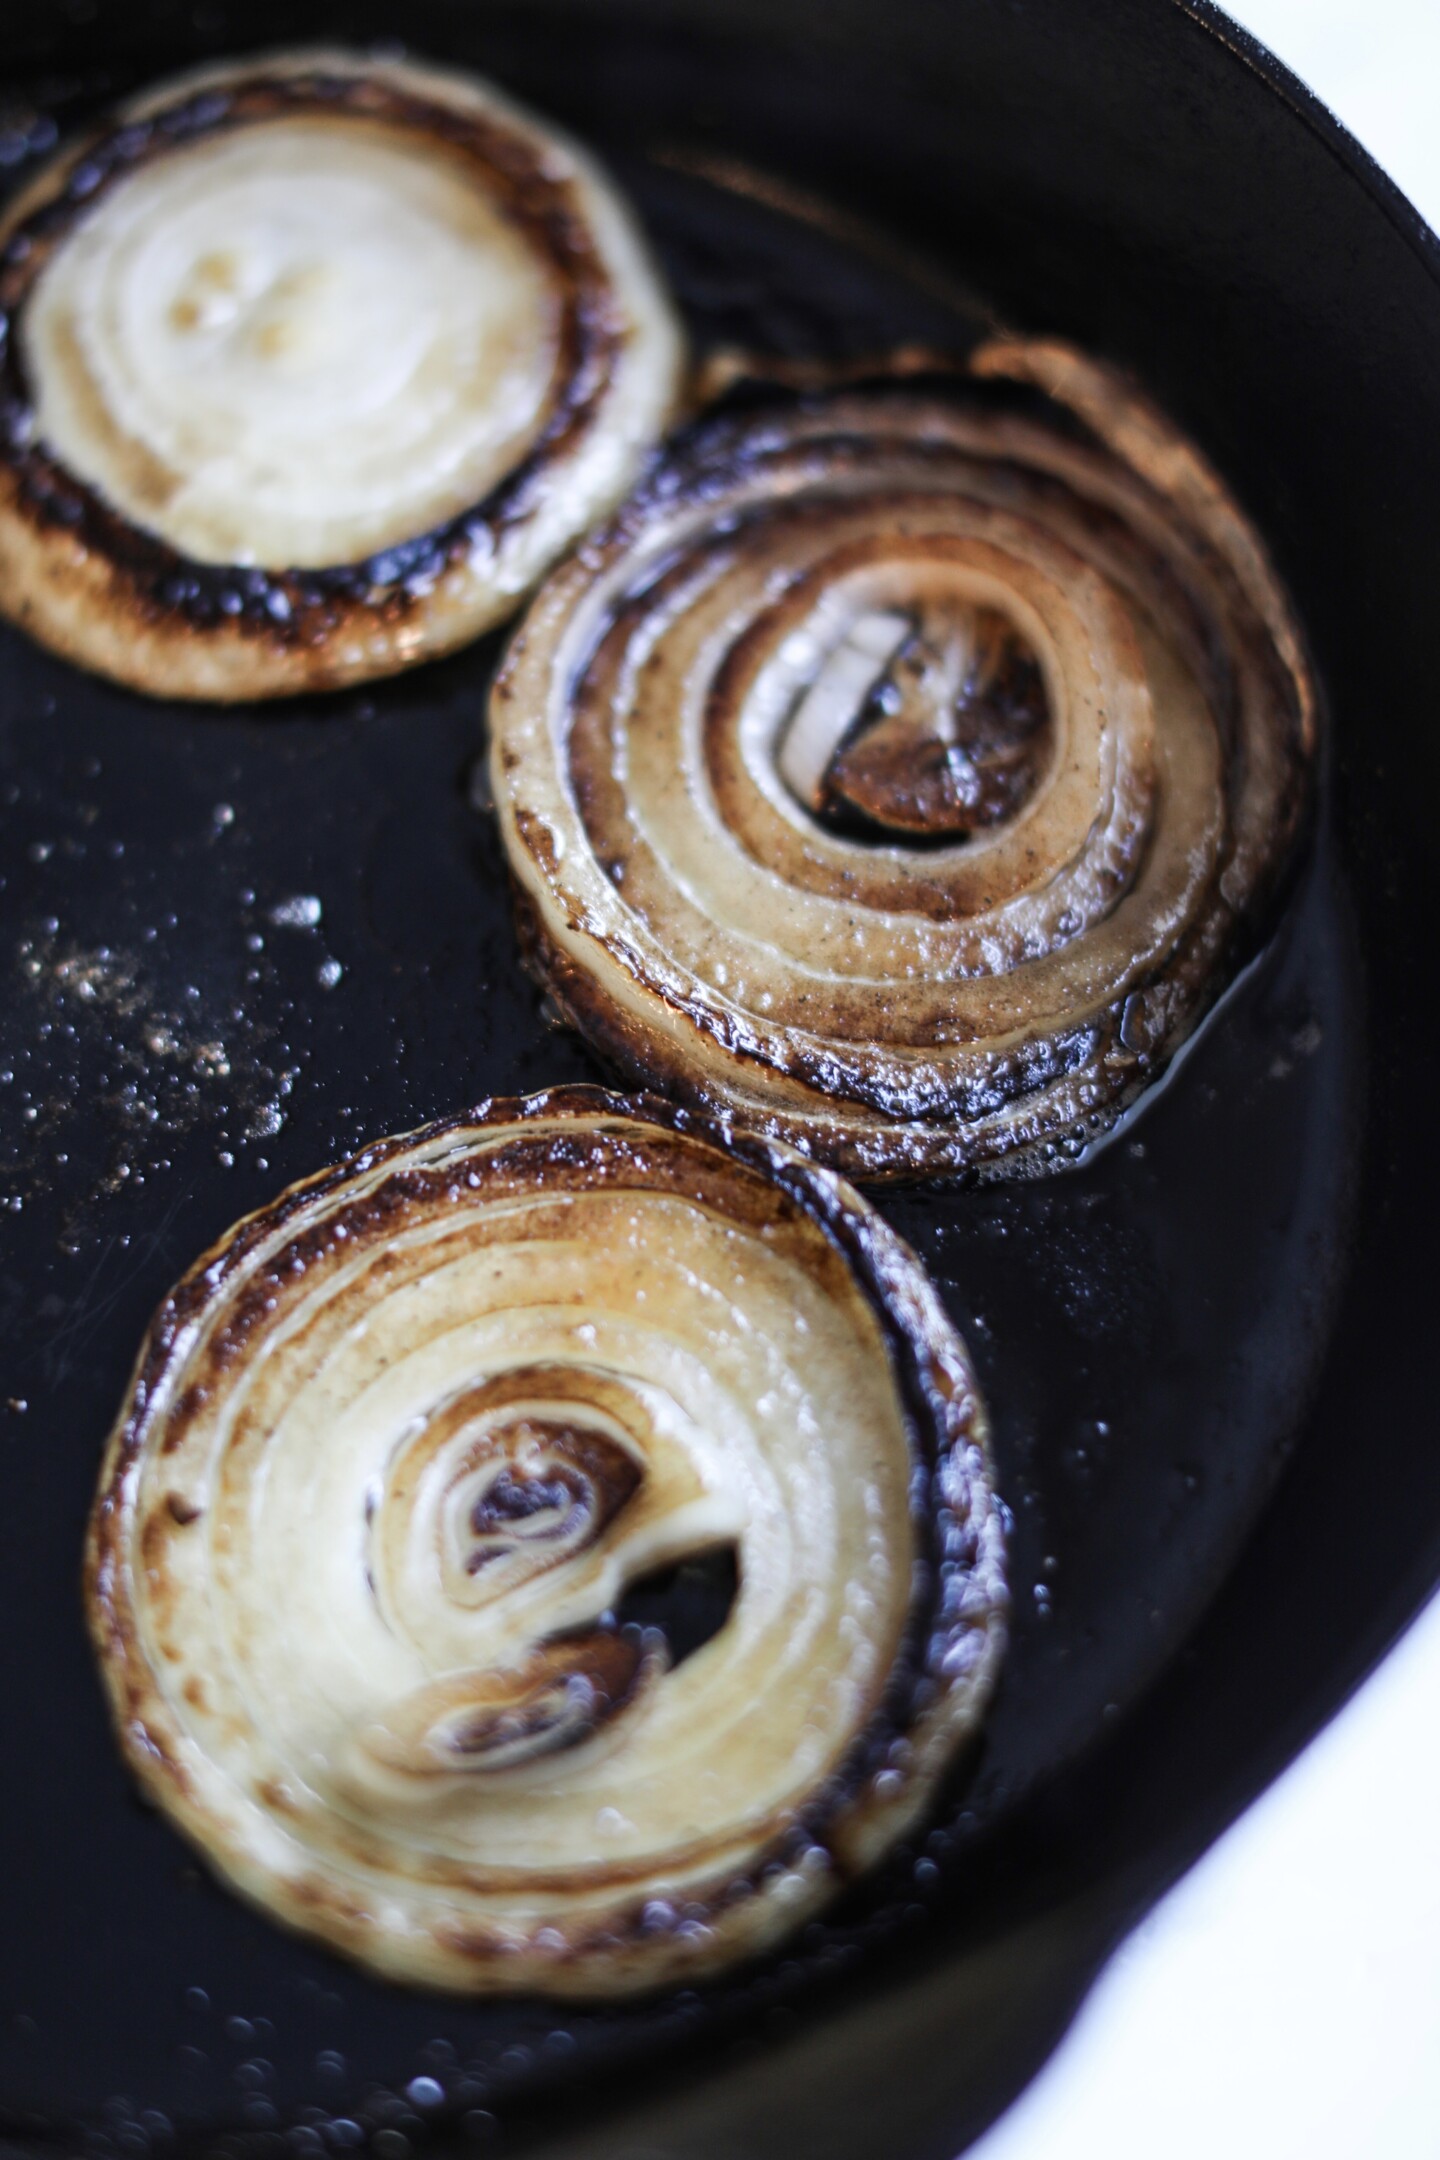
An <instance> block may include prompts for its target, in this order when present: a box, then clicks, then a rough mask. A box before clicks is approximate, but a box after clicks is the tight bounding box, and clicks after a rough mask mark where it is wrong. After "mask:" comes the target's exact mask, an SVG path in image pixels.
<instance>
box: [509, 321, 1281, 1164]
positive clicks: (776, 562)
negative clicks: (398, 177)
mask: <svg viewBox="0 0 1440 2160" xmlns="http://www.w3.org/2000/svg"><path fill="white" fill-rule="evenodd" d="M972 367H973V373H972V375H971V376H970V377H969V378H968V379H967V378H963V377H957V378H956V379H954V380H953V381H951V382H948V383H938V384H937V383H931V384H930V385H929V386H928V387H927V386H926V385H924V384H922V383H919V382H915V381H911V382H908V383H902V382H901V381H899V380H898V379H897V380H896V381H894V382H893V383H889V384H881V385H878V386H875V387H871V388H868V389H853V390H850V391H841V392H836V393H834V394H831V395H828V396H826V395H814V396H805V397H800V398H795V399H791V400H789V401H788V402H786V401H779V400H776V399H772V400H771V401H770V402H768V403H762V404H761V405H759V406H758V408H757V407H756V406H754V405H753V404H752V405H751V406H749V407H745V408H742V409H740V410H739V411H738V412H732V413H730V414H728V415H727V414H721V415H720V416H718V417H714V418H712V419H710V420H709V421H706V422H702V423H701V424H700V425H699V426H698V427H696V428H694V429H692V430H691V431H690V433H689V434H688V435H686V436H685V437H683V438H682V439H681V440H680V442H679V443H678V444H677V445H676V447H675V448H674V449H673V450H672V451H671V452H670V453H669V455H668V456H667V457H666V458H665V459H664V460H663V461H662V463H661V465H660V467H659V468H658V470H656V471H654V472H653V473H652V475H651V477H650V478H648V479H647V480H646V482H645V483H644V485H643V486H642V487H641V489H640V490H639V492H638V493H637V494H636V495H635V496H634V497H633V498H632V499H631V501H630V502H629V504H628V505H627V506H626V507H625V508H624V509H623V510H622V511H621V512H620V514H619V515H618V517H617V518H616V520H615V521H614V523H613V524H612V525H611V526H610V527H609V529H608V530H607V531H606V532H605V533H603V534H602V535H600V536H599V537H598V538H596V539H594V540H592V541H591V542H589V543H588V544H587V545H586V546H585V547H584V548H583V549H582V550H581V551H580V553H579V554H578V555H577V556H576V557H575V558H574V559H573V560H572V561H571V562H569V563H568V564H566V565H564V566H563V567H562V568H561V569H560V570H559V571H558V572H556V574H555V575H554V576H553V577H552V578H551V579H550V581H549V582H548V584H547V585H546V586H545V587H544V589H543V590H542V592H541V593H540V595H539V597H538V598H537V600H536V601H535V602H534V604H533V606H532V609H531V612H530V614H529V616H528V618H527V620H526V621H525V623H524V625H523V627H522V629H521V631H520V632H519V634H518V635H517V637H516V639H515V641H514V644H513V645H512V648H511V652H510V655H509V658H508V660H507V662H506V665H505V667H504V670H503V671H502V674H501V676H500V678H499V680H498V682H497V684H496V687H495V691H494V695H493V699H492V703H491V728H492V736H493V752H492V758H493V773H494V789H495V796H496V801H497V805H498V808H499V814H500V820H501V829H502V832H503V834H504V838H505V844H506V849H507V852H508V855H509V859H510V864H511V868H512V871H513V874H514V879H515V884H516V889H517V898H518V906H519V915H520V927H521V934H522V939H523V942H524V944H525V947H526V950H527V952H528V954H529V956H530V958H531V960H532V962H533V964H534V965H535V967H536V968H537V970H538V971H539V972H540V973H541V974H542V976H543V977H544V978H545V979H546V980H547V981H548V983H549V985H550V987H551V989H552V991H553V992H554V994H555V996H556V998H557V1000H558V1002H559V1003H560V1005H561V1006H562V1008H563V1009H564V1010H565V1011H567V1012H568V1013H569V1015H570V1016H571V1017H572V1018H573V1019H574V1021H575V1023H576V1025H577V1026H579V1027H580V1028H581V1030H582V1031H583V1032H584V1033H585V1034H586V1035H587V1036H588V1037H589V1038H590V1039H591V1041H592V1042H593V1043H594V1044H595V1046H596V1047H597V1048H598V1049H600V1050H601V1051H602V1052H603V1053H605V1054H606V1055H607V1056H608V1057H609V1058H610V1059H611V1060H612V1061H613V1062H614V1063H616V1064H617V1065H619V1066H620V1067H621V1069H622V1070H624V1071H626V1072H627V1073H629V1074H631V1075H634V1076H640V1077H643V1078H644V1079H646V1080H648V1081H653V1082H658V1083H661V1084H663V1085H665V1086H666V1087H667V1088H670V1089H672V1090H673V1091H674V1092H676V1093H677V1094H679V1095H680V1096H682V1097H683V1098H685V1099H687V1100H689V1101H691V1102H694V1103H699V1104H704V1105H709V1106H711V1107H712V1108H721V1109H723V1110H724V1112H725V1113H726V1115H727V1116H730V1117H733V1118H734V1119H735V1120H736V1121H738V1122H739V1123H740V1124H741V1125H742V1126H744V1127H748V1128H749V1129H751V1130H754V1131H760V1132H764V1133H768V1134H772V1135H775V1136H778V1137H783V1138H785V1139H787V1140H790V1141H791V1142H793V1143H794V1144H795V1145H796V1146H797V1147H799V1148H801V1149H802V1150H804V1151H806V1152H808V1153H812V1154H814V1155H815V1156H816V1157H818V1158H819V1159H821V1160H823V1161H825V1162H828V1163H832V1164H835V1165H837V1166H839V1167H841V1168H842V1169H844V1170H846V1171H848V1172H850V1173H851V1174H854V1175H859V1176H864V1177H867V1178H899V1177H908V1176H922V1175H928V1174H935V1173H953V1172H961V1171H968V1172H971V1173H976V1174H980V1175H997V1174H1007V1173H1008V1174H1011V1175H1016V1174H1029V1173H1033V1172H1035V1171H1038V1170H1042V1169H1045V1168H1047V1167H1050V1166H1051V1165H1053V1164H1055V1163H1057V1162H1061V1161H1064V1160H1066V1159H1070V1158H1073V1157H1074V1156H1075V1155H1077V1154H1079V1153H1080V1152H1082V1151H1083V1150H1084V1148H1085V1147H1086V1146H1087V1145H1089V1144H1090V1143H1091V1142H1092V1141H1093V1140H1094V1139H1095V1138H1096V1137H1097V1136H1098V1135H1099V1134H1101V1133H1103V1132H1104V1131H1105V1130H1107V1129H1108V1128H1109V1127H1110V1126H1111V1125H1112V1124H1113V1123H1114V1121H1115V1119H1116V1118H1117V1117H1118V1115H1119V1114H1120V1112H1121V1110H1122V1109H1123V1108H1124V1107H1125V1105H1126V1104H1128V1103H1129V1102H1130V1101H1131V1100H1132V1099H1133V1098H1134V1097H1135V1096H1136V1095H1137V1094H1138V1093H1139V1092H1140V1090H1141V1089H1142V1088H1143V1087H1144V1086H1146V1085H1147V1083H1148V1082H1150V1081H1151V1080H1153V1079H1154V1078H1155V1077H1156V1075H1157V1074H1158V1073H1159V1072H1161V1071H1162V1070H1163V1068H1164V1066H1165V1065H1166V1063H1167V1062H1168V1061H1169V1059H1170V1058H1171V1057H1172V1056H1173V1054H1174V1052H1175V1051H1176V1049H1177V1048H1178V1046H1179V1045H1180V1044H1181V1043H1182V1042H1183V1041H1184V1039H1185V1037H1186V1036H1187V1035H1188V1034H1189V1033H1190V1031H1191V1030H1192V1029H1193V1028H1194V1026H1195V1025H1196V1023H1197V1021H1198V1020H1199V1019H1200V1017H1201V1015H1202V1014H1203V1013H1204V1012H1205V1011H1206V1009H1207V1008H1208V1007H1209V1005H1210V1004H1211V1003H1212V1002H1213V1000H1214V998H1215V997H1216V995H1217V994H1218V992H1219V990H1220V989H1221V988H1222V987H1223V985H1224V984H1225V982H1226V980H1227V979H1228V978H1229V976H1230V975H1231V973H1232V972H1233V970H1234V967H1235V965H1236V964H1237V962H1238V959H1239V957H1240V956H1241V955H1242V953H1243V952H1244V950H1245V947H1246V942H1247V940H1248V939H1251V938H1253V935H1254V933H1255V930H1256V927H1257V925H1258V924H1259V923H1260V921H1261V919H1262V917H1263V913H1264V909H1265V906H1266V903H1267V902H1268V901H1269V899H1270V898H1271V896H1272V894H1273V892H1274V889H1275V887H1276V884H1277V881H1278V878H1279V875H1280V873H1281V872H1282V870H1283V868H1284V866H1285V864H1286V862H1287V860H1288V858H1289V856H1290V854H1291V851H1292V843H1293V841H1294V839H1295V836H1296V832H1297V829H1298V827H1299V824H1300V821H1301V818H1302V814H1303V811H1304V807H1305V803H1306V800H1307V793H1308V780H1309V770H1310V764H1311V759H1312V753H1313V749H1314V736H1315V717H1314V699H1313V693H1312V690H1311V686H1310V681H1309V677H1308V673H1307V670H1306V664H1305V661H1304V658H1303V655H1302V650H1301V645H1300V639H1299V635H1298V633H1297V631H1296V629H1295V626H1294V623H1293V620H1292V617H1291V615H1290V612H1289V609H1288V606H1287V604H1286V601H1285V598H1284V595H1283V593H1282V592H1281V590H1280V588H1279V586H1278V583H1277V581H1276V579H1275V576H1274V573H1273V572H1272V570H1271V569H1270V567H1269V565H1268V562H1267V560H1266V557H1265V554H1264V550H1263V548H1262V547H1261V544H1260V542H1259V541H1258V539H1257V538H1256V536H1255V535H1254V533H1253V532H1252V531H1251V529H1250V527H1249V526H1248V525H1247V524H1246V522H1245V521H1244V519H1243V517H1242V516H1241V514H1240V512H1239V511H1238V509H1237V508H1236V507H1235V506H1234V504H1233V503H1232V502H1231V501H1230V499H1229V497H1228V496H1227V495H1226V494H1225V492H1224V490H1223V488H1222V487H1221V485H1220V483H1219V481H1218V480H1217V479H1216V478H1215V477H1214V475H1213V474H1212V473H1211V472H1210V471H1209V469H1208V468H1207V467H1206V465H1205V464H1204V462H1203V461H1202V460H1201V458H1200V457H1199V455H1198V453H1197V452H1196V451H1195V450H1194V449H1193V448H1192V447H1191V446H1190V445H1189V444H1188V443H1186V442H1185V441H1184V440H1183V439H1182V438H1181V437H1179V436H1178V435H1177V434H1176V433H1175V431H1174V430H1173V428H1171V427H1170V426H1169V424H1168V423H1167V422H1166V421H1165V420H1164V419H1163V418H1162V417H1161V416H1160V415H1159V414H1158V413H1156V412H1155V411H1154V409H1153V408H1152V407H1150V406H1149V405H1148V404H1146V403H1145V402H1144V401H1143V400H1142V399H1141V398H1140V397H1138V396H1137V395H1136V394H1135V392H1134V391H1133V390H1132V389H1131V388H1130V387H1128V386H1127V385H1126V384H1125V383H1123V382H1122V381H1121V380H1120V379H1119V378H1118V377H1117V376H1115V375H1113V374H1111V373H1109V372H1108V371H1106V370H1104V369H1102V368H1100V367H1098V366H1096V365H1094V364H1093V363H1090V362H1088V361H1085V360H1083V359H1082V358H1081V357H1080V356H1079V355H1077V354H1075V353H1073V352H1071V351H1070V350H1068V349H1067V348H1064V347H1061V346H1056V345H1046V344H1005V345H991V346H989V347H987V348H985V349H983V350H982V351H981V352H980V353H979V354H978V355H977V356H976V357H975V359H974V361H973V363H972Z"/></svg>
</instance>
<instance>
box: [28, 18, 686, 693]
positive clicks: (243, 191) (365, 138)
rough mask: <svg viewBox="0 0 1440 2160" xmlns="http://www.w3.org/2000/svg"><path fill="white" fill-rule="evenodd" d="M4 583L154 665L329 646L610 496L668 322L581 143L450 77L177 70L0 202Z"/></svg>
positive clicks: (483, 590) (646, 402)
mask: <svg viewBox="0 0 1440 2160" xmlns="http://www.w3.org/2000/svg"><path fill="white" fill-rule="evenodd" d="M0 317H3V323H4V328H5V333H6V335H5V338H4V342H3V345H0V420H3V427H0V568H3V571H4V582H3V584H0V593H3V595H4V605H5V606H6V607H7V608H8V609H9V610H10V612H11V613H13V614H14V615H16V616H17V617H18V619H20V620H21V621H22V622H25V623H26V624H27V625H28V626H29V627H30V628H32V629H33V630H34V631H35V632H36V633H37V635H39V636H41V637H42V638H44V639H46V641H47V642H49V643H51V644H53V645H55V646H57V647H58V648H59V649H60V650H61V651H62V652H65V653H67V654H68V655H70V656H71V657H73V658H76V659H78V660H80V661H82V662H83V663H84V664H86V665H88V666H91V667H95V668H99V669H101V670H102V671H103V672H106V673H109V674H112V675H116V676H119V677H120V678H121V679H122V680H124V681H126V682H130V683H133V684H136V685H137V686H139V687H141V688H143V689H150V690H155V691H158V692H160V693H161V694H165V695H184V696H193V697H214V698H240V697H259V696H266V695H274V694H278V693H280V692H284V691H291V690H297V689H312V688H323V687H329V686H333V685H335V684H339V683H345V682H354V681H359V680H363V679H364V678H366V677H368V676H372V675H379V674H384V673H387V672H390V671H391V670H393V669H395V668H398V667H403V666H405V665H407V664H409V663H410V662H412V661H416V660H421V659H424V658H427V657H429V656H431V655H433V654H436V653H440V652H445V651H448V650H449V649H451V648H452V647H453V646H455V645H457V644H460V643H462V642H463V641H465V640H467V639H469V638H472V637H474V636H475V635H476V634H477V633H478V632H479V631H481V630H483V629H485V628H487V627H488V626H489V625H490V624H492V623H494V622H496V621H499V620H502V619H503V618H504V617H505V616H506V615H508V614H509V613H510V612H511V611H512V610H513V609H514V607H515V606H516V605H517V604H518V602H519V601H520V599H521V598H522V597H523V596H524V594H525V593H526V592H527V590H528V589H529V588H530V587H531V586H533V585H534V583H535V582H536V581H537V579H538V578H539V577H540V576H541V575H542V574H543V573H544V571H545V570H546V569H547V568H548V567H549V566H550V564H551V563H552V562H554V561H555V559H556V558H557V557H558V556H559V555H560V554H562V553H563V552H564V550H565V549H566V548H567V547H568V546H569V545H570V544H571V543H572V542H573V541H574V540H575V539H576V538H578V537H579V535H580V534H581V533H582V532H584V531H585V530H586V529H587V527H588V526H589V525H590V524H592V523H593V522H594V520H595V519H596V518H597V517H598V516H601V515H603V514H605V513H607V512H608V511H609V510H611V509H612V508H613V506H614V505H615V503H616V502H617V501H618V500H619V499H620V497H621V496H622V495H623V494H624V492H625V489H626V488H627V487H628V486H629V485H630V483H631V481H632V480H633V478H634V476H635V473H636V471H637V469H638V467H639V464H640V461H641V459H642V457H643V456H644V455H645V453H646V452H647V451H648V450H649V448H650V447H651V445H652V443H653V441H654V439H655V438H656V436H657V435H658V433H659V432H660V430H661V428H662V427H663V426H664V424H665V421H666V418H667V416H668V414H669V411H670V408H671V405H672V402H673V399H674V397H675V394H676V386H677V380H678V374H679V368H680V358H681V353H680V338H679V333H678V330H677V328H676V324H675V321H674V319H673V317H672V314H671V311H670V308H669V305H668V303H667V301H666V299H665V297H664V295H663V293H662V291H661V289H660V286H659V283H658V280H657V276H656V273H655V272H654V270H653V269H652V267H651V265H650V263H649V260H648V257H647V255H646V252H645V249H644V247H643V244H642V242H641V240H640V238H639V235H638V233H637V231H636V228H635V226H634V224H633V222H632V220H631V218H630V216H629V213H628V212H627V211H626V209H625V208H624V206H623V204H622V203H621V201H620V200H619V198H618V196H617V194H616V192H615V190H614V189H613V187H612V186H611V185H610V184H609V182H608V181H607V180H606V179H605V178H604V176H603V175H602V174H601V173H600V171H599V170H598V168H597V167H596V166H595V164H594V163H593V161H592V160H591V159H590V158H589V157H588V156H587V155H586V154H585V153H584V152H582V151H580V150H579V149H578V148H576V147H575V146H573V145H572V144H570V143H569V142H567V141H566V140H565V139H564V138H562V137H561V136H559V135H558V134H556V132H555V131H554V130H553V129H551V128H550V127H549V126H548V125H547V124H545V123H542V122H541V121H539V120H537V119H534V118H532V117H531V116H530V115H528V114H526V113H524V112H523V111H521V110H520V109H519V108H518V107H516V106H514V105H512V104H511V103H510V102H509V101H508V100H507V99H505V98H503V97H502V96H501V95H500V93H499V92H497V91H495V90H493V89H491V88H490V87H489V86H488V85H486V84H483V83H481V82H478V81H476V80H474V79H472V78H470V77H466V76H462V75H458V74H454V73H451V72H445V71H441V70H438V69H433V68H426V67H418V66H414V65H410V64H402V63H399V62H394V61H377V60H369V59H364V58H361V57H358V56H356V55H354V54H350V53H346V52H339V51H336V52H332V51H314V52H297V53H288V54H278V55H272V56H270V57H269V58H262V59H259V60H252V61H247V62H244V63H241V64H237V65H234V66H230V67H226V68H221V69H211V70H209V71H206V72H204V73H202V74H198V75H191V76H186V77H182V78H180V79H178V80H176V81H174V82H170V83H167V84H165V85H163V86H161V87H160V88H159V89H157V90H154V91H152V92H150V93H149V94H148V95H147V96H146V97H144V98H142V99H141V100H139V101H138V102H136V103H134V104H132V105H130V106H127V107H126V108H125V109H123V110H122V111H121V112H120V113H119V114H118V115H117V116H116V117H115V119H114V120H113V121H112V122H111V123H110V124H109V125H108V126H107V127H105V128H104V129H103V130H102V131H101V132H100V133H99V134H98V135H96V136H95V137H93V138H92V139H91V140H89V141H88V142H85V143H82V144H81V145H79V146H78V147H76V148H74V149H72V150H70V151H69V152H67V153H66V154H65V155H64V156H62V157H61V158H59V159H58V160H56V161H55V162H54V163H53V164H52V165H51V166H50V167H49V168H48V169H47V170H46V171H45V172H44V173H43V174H41V175H40V177H39V178H38V180H37V181H36V183H35V184H34V185H33V186H32V187H31V188H30V189H29V190H28V191H27V192H26V194H25V195H24V196H23V197H22V199H21V200H20V202H19V203H18V204H17V205H15V206H14V207H13V208H12V210H11V211H10V212H9V214H8V216H7V218H6V220H5V222H4V224H3V226H0Z"/></svg>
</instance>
